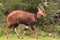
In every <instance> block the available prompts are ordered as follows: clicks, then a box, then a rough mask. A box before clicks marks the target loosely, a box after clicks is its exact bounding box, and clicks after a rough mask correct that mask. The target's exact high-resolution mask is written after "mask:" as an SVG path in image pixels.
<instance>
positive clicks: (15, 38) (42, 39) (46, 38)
mask: <svg viewBox="0 0 60 40" xmlns="http://www.w3.org/2000/svg"><path fill="white" fill-rule="evenodd" d="M0 40H6V38H5V37H0ZM9 40H35V38H31V37H25V38H24V39H18V38H17V37H11V38H9ZM38 40H60V38H51V37H40V38H39V39H38Z"/></svg>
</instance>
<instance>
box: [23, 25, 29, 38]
mask: <svg viewBox="0 0 60 40" xmlns="http://www.w3.org/2000/svg"><path fill="white" fill-rule="evenodd" d="M22 30H23V34H22V39H23V37H24V36H25V33H26V31H27V30H28V26H25V27H24V29H22Z"/></svg>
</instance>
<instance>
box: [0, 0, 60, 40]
mask: <svg viewBox="0 0 60 40" xmlns="http://www.w3.org/2000/svg"><path fill="white" fill-rule="evenodd" d="M40 3H41V4H42V5H43V7H44V8H45V11H46V13H47V17H46V18H45V17H42V18H41V19H40V20H39V22H37V23H36V25H35V26H37V32H38V35H39V36H42V37H40V39H41V40H59V37H60V26H59V25H58V24H57V23H56V24H51V22H50V19H51V18H52V17H53V16H55V14H56V11H57V10H60V4H59V1H58V0H47V6H46V5H45V1H44V0H0V40H6V39H5V37H4V36H5V29H6V27H7V25H8V24H7V22H6V16H7V15H8V14H9V13H8V12H11V11H13V10H23V11H28V12H32V13H37V7H38V6H39V4H40ZM6 11H8V12H7V13H6ZM21 26H23V25H21ZM17 29H18V31H19V33H20V34H22V33H21V32H22V31H21V28H20V26H19V27H17ZM50 33H51V35H50ZM13 34H15V33H14V32H13V31H12V30H10V35H13ZM26 35H27V36H30V35H32V33H31V32H30V30H28V31H27V32H26ZM46 36H48V37H46ZM50 36H51V37H54V38H50ZM15 38H16V37H12V38H11V40H15ZM56 38H57V39H56ZM17 39H18V38H16V40H17ZM27 39H28V40H32V39H33V40H34V38H27ZM27 39H26V40H27ZM18 40H19V39H18Z"/></svg>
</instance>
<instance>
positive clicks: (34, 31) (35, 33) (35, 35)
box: [31, 26, 38, 39]
mask: <svg viewBox="0 0 60 40" xmlns="http://www.w3.org/2000/svg"><path fill="white" fill-rule="evenodd" d="M31 29H32V32H33V34H34V37H35V38H36V39H37V38H38V36H37V31H36V30H35V28H34V27H33V26H31Z"/></svg>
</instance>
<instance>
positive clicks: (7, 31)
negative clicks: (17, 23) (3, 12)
mask: <svg viewBox="0 0 60 40" xmlns="http://www.w3.org/2000/svg"><path fill="white" fill-rule="evenodd" d="M11 27H12V25H11V24H10V25H8V26H7V28H6V31H5V33H6V38H7V39H8V33H9V30H10V28H11Z"/></svg>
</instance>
